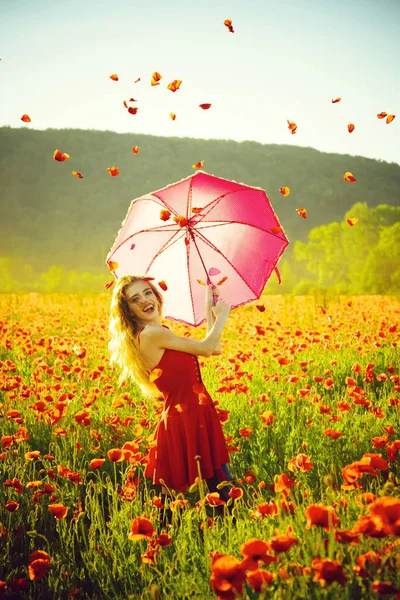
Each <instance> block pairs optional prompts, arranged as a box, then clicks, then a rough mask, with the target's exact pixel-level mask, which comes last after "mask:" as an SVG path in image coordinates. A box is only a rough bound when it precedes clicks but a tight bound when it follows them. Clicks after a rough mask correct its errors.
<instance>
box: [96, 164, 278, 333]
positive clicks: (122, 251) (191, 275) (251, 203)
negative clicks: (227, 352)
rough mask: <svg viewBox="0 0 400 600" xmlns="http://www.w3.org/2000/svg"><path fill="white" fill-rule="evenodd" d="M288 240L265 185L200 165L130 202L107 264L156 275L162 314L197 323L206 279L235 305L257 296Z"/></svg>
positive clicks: (118, 269) (119, 269) (114, 268)
mask: <svg viewBox="0 0 400 600" xmlns="http://www.w3.org/2000/svg"><path fill="white" fill-rule="evenodd" d="M288 244H289V241H288V239H287V237H286V235H285V234H284V232H283V230H282V228H281V226H280V224H279V222H278V219H277V217H276V215H275V213H274V210H273V208H272V206H271V204H270V202H269V200H268V197H267V194H266V193H265V191H264V190H262V189H260V188H255V187H251V186H248V185H244V184H242V183H236V182H235V181H228V180H227V179H222V178H220V177H214V176H213V175H208V174H207V173H204V172H203V171H197V172H196V173H194V174H193V175H191V176H190V177H187V178H186V179H182V181H178V182H177V183H173V184H171V185H169V186H167V187H165V188H163V189H161V190H158V191H156V192H152V193H151V194H146V195H145V196H141V197H140V198H136V199H135V200H133V201H132V202H131V205H130V207H129V210H128V213H127V216H126V218H125V220H124V222H123V223H122V227H121V229H120V231H119V233H118V235H117V238H116V240H115V242H114V244H113V246H112V248H111V250H110V252H109V254H108V256H107V264H108V266H109V268H110V270H111V271H112V272H113V273H114V275H115V277H116V278H118V277H121V276H122V275H148V276H149V277H154V279H155V282H156V283H158V284H160V282H161V285H160V287H161V289H163V290H164V292H163V296H164V301H165V303H164V311H163V312H164V316H165V318H167V319H172V320H174V321H180V322H183V323H186V324H188V325H193V326H194V327H197V326H198V325H200V324H201V323H203V322H204V321H205V318H206V315H205V301H204V287H203V286H204V283H209V282H212V283H214V284H215V285H220V286H221V287H219V291H220V295H221V298H222V299H223V300H224V301H225V302H226V303H227V304H229V306H230V307H231V309H233V308H236V307H237V306H241V305H243V304H247V303H248V302H252V301H253V300H256V299H258V298H259V297H260V295H261V293H262V291H263V289H264V287H265V284H266V283H267V281H268V279H269V277H270V275H271V273H272V271H273V270H276V265H277V263H278V261H279V259H280V257H281V256H282V254H283V252H284V250H285V248H286V246H287V245H288ZM165 287H166V288H167V289H165Z"/></svg>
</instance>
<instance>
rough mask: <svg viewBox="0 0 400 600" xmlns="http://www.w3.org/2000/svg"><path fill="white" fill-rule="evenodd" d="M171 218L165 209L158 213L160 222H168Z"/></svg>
mask: <svg viewBox="0 0 400 600" xmlns="http://www.w3.org/2000/svg"><path fill="white" fill-rule="evenodd" d="M170 218H171V213H170V211H169V210H166V209H165V208H163V209H162V210H161V212H160V219H161V220H162V221H168V219H170Z"/></svg>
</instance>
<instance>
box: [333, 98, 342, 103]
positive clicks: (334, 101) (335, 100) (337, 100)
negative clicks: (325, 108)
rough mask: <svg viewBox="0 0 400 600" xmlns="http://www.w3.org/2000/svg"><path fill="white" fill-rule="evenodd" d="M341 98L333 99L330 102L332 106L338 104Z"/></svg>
mask: <svg viewBox="0 0 400 600" xmlns="http://www.w3.org/2000/svg"><path fill="white" fill-rule="evenodd" d="M340 101H341V98H335V99H334V100H332V104H336V102H340Z"/></svg>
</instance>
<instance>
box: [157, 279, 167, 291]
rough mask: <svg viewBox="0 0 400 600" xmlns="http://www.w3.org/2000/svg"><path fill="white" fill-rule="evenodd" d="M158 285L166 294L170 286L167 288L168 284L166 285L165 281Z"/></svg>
mask: <svg viewBox="0 0 400 600" xmlns="http://www.w3.org/2000/svg"><path fill="white" fill-rule="evenodd" d="M158 285H159V286H160V288H161V289H162V290H163V291H164V292H166V291H167V289H168V286H167V284H166V283H165V281H159V282H158Z"/></svg>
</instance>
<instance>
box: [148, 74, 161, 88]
mask: <svg viewBox="0 0 400 600" xmlns="http://www.w3.org/2000/svg"><path fill="white" fill-rule="evenodd" d="M160 79H162V75H160V73H157V71H154V73H153V75H152V76H151V81H150V83H151V85H160Z"/></svg>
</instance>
